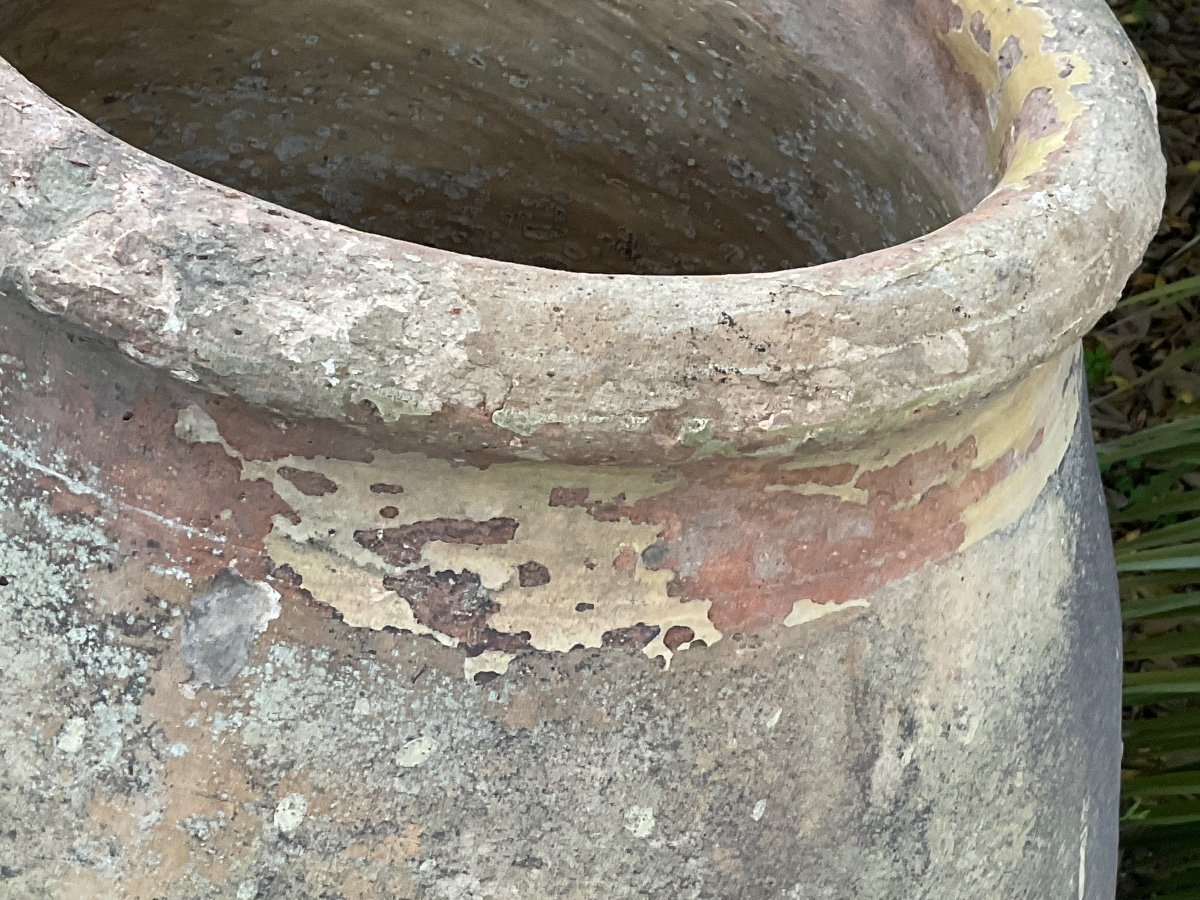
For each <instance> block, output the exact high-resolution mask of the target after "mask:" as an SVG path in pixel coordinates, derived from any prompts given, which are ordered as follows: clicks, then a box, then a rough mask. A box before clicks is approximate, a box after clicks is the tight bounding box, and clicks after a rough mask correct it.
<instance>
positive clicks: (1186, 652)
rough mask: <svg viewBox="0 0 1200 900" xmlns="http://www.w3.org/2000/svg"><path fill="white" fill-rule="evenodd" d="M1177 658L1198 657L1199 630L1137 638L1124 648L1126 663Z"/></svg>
mask: <svg viewBox="0 0 1200 900" xmlns="http://www.w3.org/2000/svg"><path fill="white" fill-rule="evenodd" d="M1177 656H1200V628H1192V629H1189V630H1187V631H1167V632H1164V633H1162V634H1155V635H1151V636H1149V637H1143V638H1138V639H1137V640H1133V641H1130V642H1129V644H1128V645H1127V646H1126V647H1125V659H1126V660H1127V661H1134V660H1139V659H1171V658H1173V657H1177Z"/></svg>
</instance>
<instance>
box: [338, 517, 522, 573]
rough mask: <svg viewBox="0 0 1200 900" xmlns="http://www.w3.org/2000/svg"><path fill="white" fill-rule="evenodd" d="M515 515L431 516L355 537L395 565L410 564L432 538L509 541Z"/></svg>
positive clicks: (480, 542) (514, 528) (451, 541)
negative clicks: (480, 519) (483, 518)
mask: <svg viewBox="0 0 1200 900" xmlns="http://www.w3.org/2000/svg"><path fill="white" fill-rule="evenodd" d="M517 525H518V523H517V521H516V520H515V519H488V520H486V521H483V522H477V521H474V520H473V519H428V520H426V521H424V522H413V523H412V524H411V525H401V526H399V527H396V528H376V529H371V530H364V531H356V532H354V540H356V541H358V543H359V544H360V545H361V546H363V547H366V548H367V549H368V550H370V551H371V552H372V553H375V554H378V555H379V556H382V557H383V558H384V559H386V560H387V561H388V562H390V563H391V564H392V565H394V566H409V565H412V564H413V563H415V562H416V561H417V560H418V559H420V558H421V550H422V549H423V548H424V547H425V545H426V544H428V543H430V542H432V541H441V542H443V543H446V544H478V545H484V544H506V543H508V542H509V541H511V540H512V539H513V537H514V536H515V535H516V533H517Z"/></svg>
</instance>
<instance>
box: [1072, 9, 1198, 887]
mask: <svg viewBox="0 0 1200 900" xmlns="http://www.w3.org/2000/svg"><path fill="white" fill-rule="evenodd" d="M1114 9H1115V11H1116V12H1117V14H1118V15H1119V16H1120V18H1121V21H1122V22H1123V23H1124V24H1125V27H1126V29H1127V30H1128V32H1129V35H1130V37H1131V38H1132V39H1133V41H1134V43H1135V44H1136V45H1137V47H1138V50H1139V52H1140V53H1141V54H1142V58H1143V60H1144V61H1145V62H1146V65H1147V67H1148V68H1149V70H1150V73H1151V77H1152V78H1153V79H1154V82H1155V85H1156V87H1157V89H1158V95H1159V107H1160V121H1161V129H1162V135H1163V144H1164V148H1165V150H1166V153H1167V160H1168V162H1169V164H1170V169H1169V175H1168V197H1167V207H1166V211H1165V217H1164V220H1163V225H1162V228H1161V229H1160V232H1159V235H1158V238H1157V240H1156V241H1155V243H1154V244H1153V246H1152V247H1151V248H1150V250H1149V252H1148V253H1147V255H1146V259H1145V262H1144V263H1143V265H1142V268H1141V269H1140V270H1139V272H1138V273H1137V274H1136V275H1135V276H1134V277H1133V278H1132V279H1131V281H1130V286H1129V289H1128V291H1127V296H1126V298H1125V299H1124V300H1123V301H1122V302H1121V304H1120V306H1119V307H1118V308H1117V310H1116V311H1115V312H1114V313H1113V314H1112V315H1110V316H1109V317H1108V318H1107V319H1106V320H1105V321H1103V322H1102V323H1101V324H1100V326H1099V327H1098V328H1097V329H1096V330H1095V331H1094V332H1093V334H1092V335H1091V336H1090V337H1089V339H1088V340H1087V342H1086V344H1085V352H1086V358H1087V363H1088V380H1089V385H1090V387H1091V389H1092V398H1093V401H1092V416H1093V424H1094V426H1095V428H1096V434H1097V439H1098V441H1099V456H1100V465H1101V471H1102V473H1103V475H1104V480H1105V485H1106V491H1107V493H1108V500H1109V510H1110V515H1111V518H1112V524H1113V539H1114V541H1115V546H1116V551H1117V564H1118V570H1119V572H1120V576H1121V600H1122V607H1123V610H1124V618H1125V629H1126V632H1125V641H1126V644H1125V663H1126V676H1125V703H1126V713H1125V759H1124V785H1123V800H1122V810H1123V815H1122V871H1121V887H1120V896H1121V897H1122V898H1123V900H1143V898H1159V900H1184V898H1188V900H1200V415H1198V414H1200V402H1198V401H1200V228H1198V226H1200V215H1198V205H1200V3H1198V2H1195V0H1133V2H1119V3H1114Z"/></svg>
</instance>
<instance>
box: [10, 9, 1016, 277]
mask: <svg viewBox="0 0 1200 900" xmlns="http://www.w3.org/2000/svg"><path fill="white" fill-rule="evenodd" d="M2 5H3V4H2V2H0V6H2ZM851 6H852V7H854V8H857V7H862V9H863V10H869V9H873V4H871V3H869V2H866V0H857V2H856V3H852V4H851ZM955 8H956V9H957V7H955ZM839 9H840V6H839ZM851 12H853V10H851ZM889 12H891V11H889ZM947 15H948V14H946V13H945V12H944V11H943V10H942V8H941V5H940V4H938V3H916V4H913V5H912V7H911V8H910V9H906V10H905V11H903V12H896V13H895V16H896V20H895V21H894V22H892V24H891V25H890V26H889V28H888V29H886V31H885V33H880V31H881V29H880V28H878V27H867V26H866V25H864V24H863V23H862V21H861V17H855V16H846V17H842V16H839V15H836V14H835V10H834V9H833V6H832V4H829V3H822V2H815V3H809V4H780V3H779V2H778V0H752V2H747V3H744V4H739V5H738V6H736V7H735V6H733V5H732V4H728V3H724V2H712V0H704V2H700V3H682V2H669V3H660V4H652V5H648V6H638V5H634V4H629V3H624V2H620V0H610V2H605V3H599V4H597V3H595V2H593V0H566V2H559V3H556V4H554V5H553V7H550V6H546V5H541V4H532V5H531V4H525V3H517V2H515V0H503V2H499V3H493V4H491V5H490V6H489V9H488V11H487V13H486V14H485V15H481V14H480V13H479V11H478V10H476V9H475V7H474V6H471V7H468V6H467V5H465V4H462V3H449V4H440V5H434V4H424V5H419V6H417V5H414V8H411V9H405V8H402V7H400V6H397V5H395V4H381V3H379V2H377V0H356V2H350V3H345V4H338V5H336V6H334V5H330V4H317V3H310V2H308V0H264V2H261V3H256V4H245V3H240V2H237V0H198V2H197V3H191V4H187V5H186V7H184V6H181V5H179V4H150V5H147V4H144V3H140V2H136V0H123V2H116V3H109V4H105V5H104V7H103V8H102V9H101V8H98V7H96V5H95V4H92V3H88V2H86V0H44V2H42V3H40V4H35V7H34V8H33V10H32V12H28V13H26V14H24V15H23V16H22V17H21V19H20V20H19V21H17V22H16V23H15V24H14V25H13V26H12V27H9V28H6V29H5V31H4V34H3V36H2V37H0V56H4V57H6V58H7V59H8V60H9V61H10V62H12V63H13V65H14V66H15V67H16V68H17V70H18V71H20V72H21V73H22V74H23V75H24V76H25V77H27V78H29V79H30V80H31V81H33V82H34V83H35V84H37V85H38V86H39V87H41V88H42V89H43V90H45V91H46V92H47V93H48V94H49V95H50V96H52V97H54V98H55V99H56V100H58V101H60V102H62V103H64V104H65V105H67V106H69V107H71V108H72V109H74V110H75V111H77V112H79V113H80V114H81V115H83V116H84V117H85V118H88V119H90V120H91V121H93V122H95V123H97V124H99V125H100V126H101V127H102V128H104V129H105V130H107V131H109V132H110V133H111V134H113V135H115V136H117V137H118V138H121V139H122V140H124V141H126V142H127V143H129V144H132V145H133V146H135V147H137V148H139V149H141V150H143V151H145V152H147V153H150V154H151V155H153V156H155V157H157V158H159V159H162V160H165V161H167V162H170V163H174V164H176V165H178V166H180V167H182V168H184V169H186V170H188V171H190V172H192V173H193V174H196V175H199V176H202V177H204V178H206V179H208V180H211V181H214V182H217V183H219V184H223V185H226V186H229V187H233V188H235V189H237V190H240V191H244V192H246V193H249V194H252V195H254V196H257V197H260V198H262V199H265V200H267V201H270V202H272V203H275V204H278V205H280V206H284V207H287V208H290V209H292V210H296V211H298V212H301V213H304V214H306V215H309V216H311V217H313V218H316V219H319V220H324V221H329V222H332V223H336V224H340V225H344V226H349V227H351V228H354V229H356V230H360V231H364V232H370V233H375V234H380V235H383V236H386V237H391V238H395V239H398V240H401V241H405V242H409V243H413V244H417V245H421V246H423V247H425V248H429V249H435V250H441V251H448V252H452V253H456V254H459V255H462V256H468V257H476V258H479V259H480V260H484V259H486V260H491V261H496V262H501V263H517V264H525V265H531V266H536V267H540V268H546V269H556V270H562V271H567V272H577V273H594V274H614V275H739V274H755V273H769V272H778V271H782V270H791V269H799V268H805V267H810V266H814V265H820V264H824V263H829V262H834V261H837V260H843V259H847V258H852V257H855V256H859V255H862V254H865V253H870V252H872V251H877V250H880V249H884V248H887V247H894V246H896V245H899V244H903V243H905V242H907V241H910V240H912V239H915V238H918V237H920V236H923V235H926V234H929V233H930V232H932V231H935V230H937V229H938V228H941V227H943V226H945V225H946V224H948V223H951V222H953V221H954V220H955V219H956V218H958V217H959V216H961V215H962V214H963V213H965V212H967V211H968V210H970V209H971V208H973V207H974V206H975V204H976V203H977V202H978V201H979V200H980V199H981V198H982V197H983V196H984V195H985V194H986V193H988V191H990V190H991V189H992V188H993V187H994V186H995V185H996V184H997V182H998V181H999V180H1000V178H1001V177H1002V173H1003V171H1004V169H1005V167H1006V165H1007V161H1006V160H1005V159H1004V152H1005V151H1004V149H1003V148H1002V147H1000V146H994V145H996V144H997V141H996V140H995V130H996V127H999V126H993V122H992V120H993V119H994V118H995V117H996V115H997V112H998V111H999V108H1000V106H1002V104H1003V102H1004V101H1003V98H1002V96H1001V94H1002V93H1003V90H1002V88H1001V85H1000V84H999V83H997V84H995V85H992V86H991V93H990V94H989V93H988V90H987V89H986V88H987V85H985V84H982V83H981V81H980V78H979V75H978V73H977V72H971V71H970V70H969V69H968V68H966V67H964V65H963V64H962V60H961V59H959V58H957V57H956V55H955V54H956V53H957V52H959V51H958V50H956V45H955V43H954V40H951V39H949V38H948V37H947V35H948V34H951V33H953V32H954V26H956V25H957V26H958V27H960V28H964V29H965V31H964V32H963V33H965V34H966V35H967V37H968V39H969V40H970V41H973V42H974V47H975V49H976V51H977V52H978V53H979V54H982V55H984V56H986V55H987V54H989V53H990V52H991V49H992V48H991V42H992V40H993V38H992V36H991V35H990V34H989V33H988V32H987V29H986V28H985V27H975V28H974V29H972V28H971V27H970V26H969V25H963V22H962V20H961V17H959V19H958V20H955V19H954V17H949V18H946V16H947ZM939 17H942V18H946V21H944V22H943V21H941V20H940V19H939ZM301 23H302V27H301ZM1015 46H1019V45H1015ZM1015 52H1016V53H1019V50H1017V51H1015ZM960 55H961V54H960ZM995 55H996V65H997V66H999V67H1001V68H1003V67H1004V66H1005V65H1011V64H1012V62H1013V59H1014V57H1015V54H1014V49H1013V46H1010V47H1008V49H1006V50H997V51H996V54H995Z"/></svg>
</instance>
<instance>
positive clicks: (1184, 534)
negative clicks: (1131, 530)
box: [1116, 519, 1200, 553]
mask: <svg viewBox="0 0 1200 900" xmlns="http://www.w3.org/2000/svg"><path fill="white" fill-rule="evenodd" d="M1197 542H1200V519H1188V520H1187V521H1185V522H1173V523H1171V524H1170V525H1164V526H1162V527H1161V528H1155V529H1154V530H1152V531H1146V532H1143V533H1141V534H1139V535H1138V536H1137V537H1134V538H1131V539H1129V540H1123V541H1121V542H1120V543H1118V544H1117V548H1116V549H1117V552H1118V553H1130V552H1137V551H1141V550H1152V549H1155V548H1157V547H1167V546H1178V545H1180V544H1194V543H1197Z"/></svg>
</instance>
